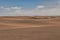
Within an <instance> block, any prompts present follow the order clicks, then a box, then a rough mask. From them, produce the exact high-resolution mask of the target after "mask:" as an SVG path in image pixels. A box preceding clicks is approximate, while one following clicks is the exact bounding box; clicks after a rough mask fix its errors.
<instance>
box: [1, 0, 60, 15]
mask: <svg viewBox="0 0 60 40" xmlns="http://www.w3.org/2000/svg"><path fill="white" fill-rule="evenodd" d="M57 3H58V5H50V6H45V5H37V6H36V7H35V8H33V9H30V10H29V9H23V7H18V6H15V7H4V6H0V16H60V1H58V2H57Z"/></svg>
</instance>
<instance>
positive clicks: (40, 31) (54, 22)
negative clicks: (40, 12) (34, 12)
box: [0, 16, 60, 40]
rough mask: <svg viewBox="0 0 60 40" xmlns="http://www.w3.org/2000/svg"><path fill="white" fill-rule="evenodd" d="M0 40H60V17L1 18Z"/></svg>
mask: <svg viewBox="0 0 60 40" xmlns="http://www.w3.org/2000/svg"><path fill="white" fill-rule="evenodd" d="M0 40H60V16H1V17H0Z"/></svg>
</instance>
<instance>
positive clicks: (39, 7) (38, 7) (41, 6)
mask: <svg viewBox="0 0 60 40" xmlns="http://www.w3.org/2000/svg"><path fill="white" fill-rule="evenodd" d="M41 8H45V6H44V5H38V6H37V7H36V9H41Z"/></svg>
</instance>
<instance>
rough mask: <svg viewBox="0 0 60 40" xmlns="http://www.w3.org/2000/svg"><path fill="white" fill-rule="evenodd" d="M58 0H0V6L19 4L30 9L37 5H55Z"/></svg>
mask: <svg viewBox="0 0 60 40" xmlns="http://www.w3.org/2000/svg"><path fill="white" fill-rule="evenodd" d="M57 1H59V0H0V6H5V7H11V6H20V7H23V8H25V9H32V8H34V7H35V6H37V5H46V6H51V5H56V4H57Z"/></svg>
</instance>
